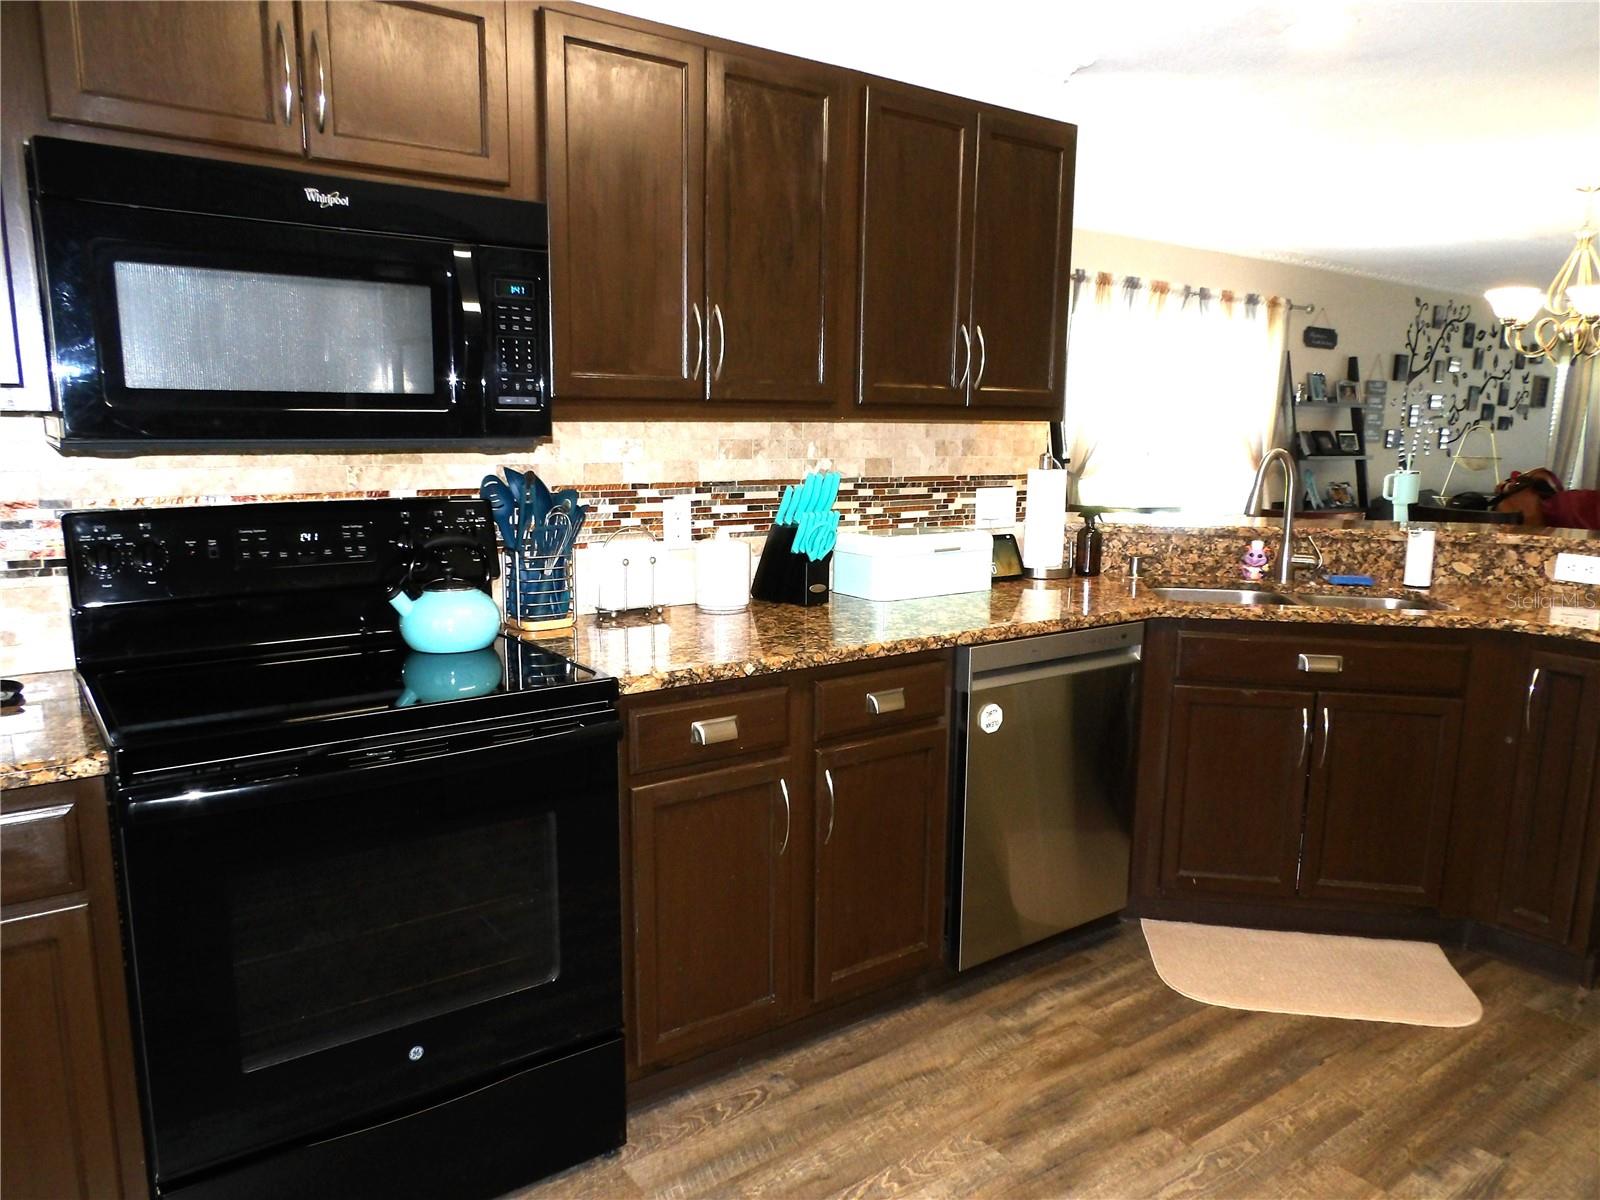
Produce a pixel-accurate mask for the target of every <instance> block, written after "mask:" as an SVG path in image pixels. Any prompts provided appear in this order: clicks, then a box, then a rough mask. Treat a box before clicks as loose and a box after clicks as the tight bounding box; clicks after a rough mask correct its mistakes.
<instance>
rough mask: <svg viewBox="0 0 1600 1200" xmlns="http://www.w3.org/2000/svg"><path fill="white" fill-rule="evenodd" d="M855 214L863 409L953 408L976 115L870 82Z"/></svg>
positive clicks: (968, 345)
mask: <svg viewBox="0 0 1600 1200" xmlns="http://www.w3.org/2000/svg"><path fill="white" fill-rule="evenodd" d="M866 96H867V98H866V127H865V139H866V144H865V147H864V150H865V156H866V157H865V170H864V171H863V174H862V184H861V187H862V194H861V206H860V208H861V221H860V230H859V232H860V268H859V270H860V351H859V352H860V372H861V385H860V394H859V399H860V402H861V404H862V405H864V406H893V405H941V406H956V407H959V406H963V405H965V403H966V398H967V383H968V380H969V379H970V378H971V375H972V363H973V361H974V360H973V358H972V353H973V347H972V334H971V328H970V325H969V323H968V312H969V310H970V308H971V297H972V271H971V264H972V193H973V176H974V168H975V166H976V160H977V155H976V145H977V139H978V113H977V110H976V109H974V108H971V107H968V106H965V105H960V104H954V103H943V102H940V101H936V100H932V99H928V98H926V97H924V96H921V95H913V94H911V93H907V92H901V91H898V90H895V89H891V88H886V87H882V86H880V85H878V84H871V85H869V86H868V87H867V89H866Z"/></svg>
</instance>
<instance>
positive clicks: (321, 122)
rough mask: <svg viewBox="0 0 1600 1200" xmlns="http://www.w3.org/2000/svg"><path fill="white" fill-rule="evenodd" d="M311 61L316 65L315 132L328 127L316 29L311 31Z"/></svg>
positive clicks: (326, 95) (325, 81)
mask: <svg viewBox="0 0 1600 1200" xmlns="http://www.w3.org/2000/svg"><path fill="white" fill-rule="evenodd" d="M311 61H312V62H313V63H315V64H316V67H317V132H318V133H326V132H327V129H328V77H327V76H326V75H325V74H323V71H322V51H321V50H320V49H318V47H317V31H316V30H315V29H313V30H312V31H311Z"/></svg>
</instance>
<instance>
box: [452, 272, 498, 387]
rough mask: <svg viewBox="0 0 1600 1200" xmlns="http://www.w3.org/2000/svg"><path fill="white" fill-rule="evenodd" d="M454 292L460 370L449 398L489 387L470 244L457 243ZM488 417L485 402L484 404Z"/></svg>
mask: <svg viewBox="0 0 1600 1200" xmlns="http://www.w3.org/2000/svg"><path fill="white" fill-rule="evenodd" d="M451 253H452V254H453V255H454V256H455V276H456V295H457V298H458V300H459V303H460V308H461V372H460V379H459V380H458V381H457V386H456V387H455V388H452V389H451V390H452V392H453V393H454V394H453V395H452V396H451V399H452V400H453V401H454V400H459V399H460V398H461V394H462V393H463V392H465V394H469V395H470V394H473V393H474V392H475V393H476V394H477V395H479V396H483V395H484V394H485V393H486V392H487V391H488V386H487V382H486V380H487V373H488V370H489V363H488V361H487V351H488V347H487V345H486V344H485V338H484V333H483V329H484V326H483V300H482V298H481V296H480V294H479V292H478V257H477V255H476V254H474V253H473V251H472V247H471V246H456V247H454V249H453V250H452V251H451ZM483 407H484V409H485V416H486V417H487V409H488V405H487V404H486V405H484V406H483Z"/></svg>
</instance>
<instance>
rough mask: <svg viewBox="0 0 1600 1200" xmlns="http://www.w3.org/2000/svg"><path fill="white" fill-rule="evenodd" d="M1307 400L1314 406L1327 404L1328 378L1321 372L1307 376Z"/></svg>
mask: <svg viewBox="0 0 1600 1200" xmlns="http://www.w3.org/2000/svg"><path fill="white" fill-rule="evenodd" d="M1306 398H1307V399H1308V400H1310V401H1311V403H1313V404H1322V403H1325V402H1326V401H1327V399H1328V377H1327V376H1326V375H1324V374H1323V373H1322V372H1321V371H1313V372H1311V373H1310V374H1309V375H1307V376H1306Z"/></svg>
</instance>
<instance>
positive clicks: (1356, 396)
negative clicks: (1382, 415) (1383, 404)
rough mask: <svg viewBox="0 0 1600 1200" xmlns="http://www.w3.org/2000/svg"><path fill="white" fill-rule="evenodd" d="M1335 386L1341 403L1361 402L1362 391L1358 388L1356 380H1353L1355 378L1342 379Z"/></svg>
mask: <svg viewBox="0 0 1600 1200" xmlns="http://www.w3.org/2000/svg"><path fill="white" fill-rule="evenodd" d="M1333 386H1334V391H1335V392H1336V393H1337V397H1338V401H1339V403H1340V404H1359V403H1361V397H1360V392H1359V390H1358V389H1357V388H1356V384H1355V380H1353V379H1341V380H1339V381H1338V382H1337V383H1335V384H1334V385H1333Z"/></svg>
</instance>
